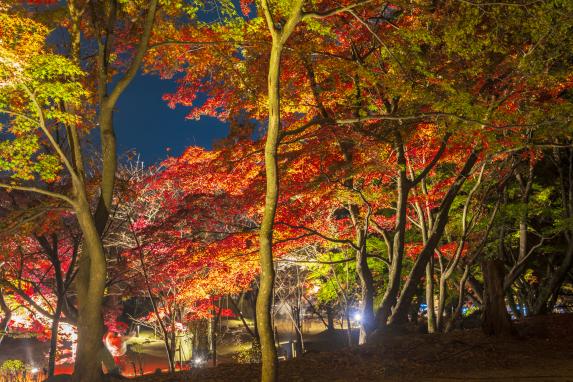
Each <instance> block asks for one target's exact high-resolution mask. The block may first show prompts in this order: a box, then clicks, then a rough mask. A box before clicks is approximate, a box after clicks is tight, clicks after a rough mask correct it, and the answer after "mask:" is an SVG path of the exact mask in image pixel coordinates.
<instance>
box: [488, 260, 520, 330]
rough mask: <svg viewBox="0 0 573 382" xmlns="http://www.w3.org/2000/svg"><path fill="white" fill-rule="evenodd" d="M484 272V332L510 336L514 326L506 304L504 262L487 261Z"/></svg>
mask: <svg viewBox="0 0 573 382" xmlns="http://www.w3.org/2000/svg"><path fill="white" fill-rule="evenodd" d="M482 271H483V275H484V281H485V283H484V284H485V293H484V310H483V318H482V320H483V321H482V330H483V331H484V333H485V334H487V335H490V336H510V335H512V334H513V326H512V324H511V320H510V318H509V314H508V313H507V307H506V304H505V292H504V289H503V279H504V276H505V271H504V266H503V262H502V261H501V260H498V259H488V260H485V261H484V262H483V264H482Z"/></svg>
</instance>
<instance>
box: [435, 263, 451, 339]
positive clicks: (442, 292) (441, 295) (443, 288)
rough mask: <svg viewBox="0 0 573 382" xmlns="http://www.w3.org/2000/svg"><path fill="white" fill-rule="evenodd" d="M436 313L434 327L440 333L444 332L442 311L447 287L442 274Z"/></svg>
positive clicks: (444, 305)
mask: <svg viewBox="0 0 573 382" xmlns="http://www.w3.org/2000/svg"><path fill="white" fill-rule="evenodd" d="M438 288H439V289H438V296H439V297H438V313H437V314H436V318H437V320H436V327H437V329H438V330H439V331H440V332H441V331H443V330H444V310H445V307H446V298H447V294H448V286H447V283H446V277H445V275H444V273H442V274H441V275H440V284H439V286H438Z"/></svg>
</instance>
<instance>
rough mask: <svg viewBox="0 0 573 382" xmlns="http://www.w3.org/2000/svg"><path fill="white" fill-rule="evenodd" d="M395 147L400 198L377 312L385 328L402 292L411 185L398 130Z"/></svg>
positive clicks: (381, 325)
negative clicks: (388, 265) (383, 290)
mask: <svg viewBox="0 0 573 382" xmlns="http://www.w3.org/2000/svg"><path fill="white" fill-rule="evenodd" d="M394 143H395V147H396V152H397V159H398V184H397V192H398V198H397V201H396V211H397V214H396V223H395V233H394V241H393V244H392V249H393V251H392V258H391V265H390V275H389V279H388V286H387V288H386V291H385V292H384V297H383V298H382V304H381V306H380V308H379V309H378V312H377V314H376V321H377V323H378V325H379V326H380V327H381V328H383V327H385V326H386V325H387V324H388V318H389V317H390V314H391V312H392V308H393V307H394V305H395V304H396V301H397V300H398V293H399V292H400V279H401V277H402V259H403V256H404V240H405V234H406V211H407V205H408V193H409V191H410V185H409V182H408V178H407V174H406V157H405V155H404V145H403V143H402V137H401V136H400V134H399V133H398V132H396V133H395V142H394Z"/></svg>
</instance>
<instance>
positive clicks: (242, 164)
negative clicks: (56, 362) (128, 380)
mask: <svg viewBox="0 0 573 382" xmlns="http://www.w3.org/2000/svg"><path fill="white" fill-rule="evenodd" d="M54 6H58V5H57V4H56V3H54ZM217 6H218V9H219V10H220V13H219V15H218V17H217V18H216V20H214V21H213V20H210V19H209V20H208V21H207V19H208V17H207V16H206V15H204V14H202V13H201V12H202V11H201V7H200V6H197V5H196V4H191V3H188V2H185V1H175V2H164V1H152V2H140V1H130V2H115V1H101V2H83V1H79V0H74V1H68V2H65V9H66V10H67V12H66V16H65V17H63V18H58V19H56V18H54V19H53V20H51V23H53V25H58V26H60V27H64V28H66V30H67V31H68V33H69V35H70V50H69V53H68V56H69V59H67V58H65V57H63V56H61V55H56V54H53V53H50V50H49V49H48V48H46V46H45V39H46V36H47V29H46V27H45V26H43V25H42V24H39V23H37V22H34V21H32V20H30V19H29V18H26V17H23V16H21V15H20V14H18V13H14V14H15V15H17V16H16V17H11V16H4V14H3V15H2V17H3V19H2V21H4V22H3V24H2V27H0V28H1V29H0V32H1V35H0V36H2V44H1V46H0V49H2V50H1V51H0V53H2V54H1V55H0V86H1V87H2V90H3V92H2V95H1V96H0V108H1V109H2V112H3V113H5V114H7V115H8V118H7V122H8V123H7V128H8V137H7V138H6V139H5V140H3V141H2V142H1V143H0V166H2V169H3V170H4V172H5V173H6V174H9V175H11V178H9V179H8V180H6V181H5V182H4V183H3V184H2V187H4V188H6V189H8V190H12V191H11V192H12V193H13V192H16V190H17V191H18V192H20V191H22V192H23V191H32V192H36V193H38V194H41V196H42V198H43V197H53V198H55V199H56V201H55V202H51V203H55V204H51V205H50V206H49V207H48V208H52V209H56V208H61V207H62V206H64V205H66V203H67V204H68V205H69V206H71V208H72V209H73V210H74V213H75V217H76V219H77V223H78V224H79V231H81V233H82V237H81V240H82V241H83V243H84V245H82V246H81V248H82V251H81V252H80V253H76V254H74V255H73V256H79V259H80V260H79V262H78V266H77V270H78V273H77V282H76V284H77V285H76V288H77V299H78V314H79V320H80V321H79V327H78V329H79V341H80V342H79V348H78V357H77V360H76V369H77V371H76V373H75V374H76V379H78V380H82V381H83V380H86V381H88V380H89V381H92V380H93V381H97V380H99V378H101V367H100V365H99V361H98V357H96V356H95V354H96V352H97V347H98V346H99V347H101V346H102V345H101V341H100V338H101V334H102V333H98V332H97V331H93V330H92V332H93V333H87V330H86V329H85V328H86V327H87V326H85V325H84V323H87V322H89V325H91V327H92V328H93V327H101V328H102V329H103V321H102V312H103V310H102V309H103V308H102V306H103V297H104V290H103V288H104V286H105V285H106V282H108V283H109V282H110V281H111V280H112V279H114V277H115V274H113V272H114V271H113V269H110V268H108V267H107V265H108V264H107V263H109V262H111V260H113V256H114V255H112V253H114V254H117V253H120V254H119V255H117V256H118V258H121V259H122V260H121V261H124V262H125V264H123V265H122V266H125V268H122V271H121V272H118V273H122V274H124V276H125V282H123V281H122V286H123V287H124V289H123V290H122V293H123V294H124V295H126V296H136V297H145V298H147V299H148V301H149V302H150V304H151V309H150V312H149V314H147V315H146V316H144V317H140V318H139V320H140V321H141V322H145V323H147V324H148V325H151V326H154V327H157V328H158V329H159V331H160V333H161V335H162V338H163V340H164V343H165V349H166V354H167V358H168V361H169V366H170V369H171V370H172V371H174V370H175V348H176V342H177V340H176V336H177V333H178V331H179V332H181V331H183V330H184V329H185V327H186V326H189V327H193V330H194V331H195V332H196V338H197V341H198V342H201V341H203V340H204V339H205V337H206V335H205V333H204V332H205V331H206V330H207V329H206V328H207V326H208V323H209V322H211V323H212V321H210V320H216V319H217V317H220V316H221V315H223V314H230V312H223V311H222V309H220V305H217V304H216V301H217V300H218V299H220V298H221V297H223V296H229V295H230V296H236V295H240V294H242V293H246V292H249V290H250V288H251V287H252V285H254V284H255V283H258V288H257V293H256V294H257V303H256V309H255V310H256V319H255V326H254V331H252V330H251V329H250V327H249V325H248V324H246V322H245V320H244V317H242V315H241V319H242V320H243V324H244V326H245V328H246V329H247V331H249V332H251V333H252V334H253V338H254V339H255V341H259V342H260V345H261V355H262V374H261V376H262V380H263V381H274V380H276V379H277V349H276V346H275V338H274V334H273V328H272V326H271V322H272V319H273V314H274V313H276V310H277V309H276V308H277V306H275V307H274V308H273V306H272V301H273V298H275V300H276V301H277V302H279V303H283V304H288V305H289V307H290V308H289V310H288V312H289V315H290V317H291V319H292V322H293V324H294V326H295V327H296V328H297V332H298V336H297V343H298V346H300V348H299V351H300V350H302V343H303V341H304V339H303V336H302V329H301V328H302V325H303V324H302V321H301V318H300V314H301V306H302V305H303V300H304V299H305V298H306V297H307V294H308V293H309V289H310V288H314V285H316V286H317V287H318V291H317V292H316V293H317V296H318V297H317V299H318V301H320V302H321V303H322V304H323V305H324V306H325V309H326V312H327V316H328V317H327V320H324V321H325V325H326V326H327V327H329V328H330V327H332V325H333V324H332V321H333V319H332V314H333V313H332V309H333V306H336V307H337V309H338V310H339V311H340V314H341V315H343V316H345V317H344V320H346V321H347V328H348V334H349V336H348V338H349V344H350V343H351V341H350V340H351V336H350V332H351V330H352V324H351V318H350V316H351V314H352V312H353V311H355V310H356V309H358V312H359V313H360V314H359V316H360V320H359V322H358V324H359V327H360V334H359V343H361V344H362V343H366V342H368V341H369V340H370V339H371V338H372V336H371V334H372V333H373V332H374V331H375V330H376V329H384V328H385V327H387V326H396V325H402V324H404V323H406V322H407V321H408V320H412V321H415V320H417V319H418V317H419V316H420V313H419V310H420V307H421V306H422V303H425V304H426V306H427V309H426V320H427V330H428V331H429V332H439V331H448V330H451V329H452V328H453V327H454V325H455V324H456V322H457V321H459V320H461V317H462V310H463V305H464V304H465V303H466V301H467V299H468V296H470V297H471V298H472V299H473V300H474V301H475V302H476V304H478V305H480V306H481V307H482V309H483V311H484V330H485V331H486V332H487V333H488V334H496V335H498V334H511V332H512V327H511V323H510V321H509V317H508V315H507V309H506V296H507V303H508V304H509V305H510V306H511V308H512V310H513V312H514V314H515V315H516V316H519V315H522V316H523V315H525V313H524V312H525V310H527V311H529V312H533V313H535V314H538V313H542V312H544V311H547V310H550V309H551V308H552V307H553V306H554V305H555V301H556V299H557V298H558V295H559V291H560V288H562V285H563V284H564V283H565V282H566V280H568V279H570V276H569V275H568V272H569V270H570V268H571V264H572V262H573V244H572V243H573V241H572V240H571V237H572V235H573V233H572V232H571V224H570V220H571V214H572V211H573V207H572V206H571V203H570V201H571V184H573V180H572V179H571V171H569V170H570V167H571V163H572V162H571V160H572V158H571V148H570V145H571V133H570V132H571V120H570V115H571V111H572V110H573V109H572V106H571V97H570V92H571V86H572V85H573V82H572V81H571V79H572V78H573V77H572V74H571V73H572V72H571V50H570V46H571V33H570V30H571V25H572V24H571V19H570V17H568V16H567V14H568V12H569V11H573V9H571V5H570V4H562V3H561V2H540V3H538V2H535V3H525V2H519V1H518V2H515V3H507V4H506V3H499V4H498V3H482V2H475V3H474V2H461V3H460V2H456V1H445V2H440V3H427V2H423V1H415V2H412V3H408V4H402V3H395V4H394V3H386V2H379V1H362V2H343V3H333V2H329V1H326V0H325V1H320V2H314V3H307V2H304V1H302V0H292V1H286V0H285V1H283V0H280V1H267V0H263V1H260V2H254V3H253V2H249V1H243V2H241V4H240V7H237V6H235V5H234V4H232V3H230V2H220V3H217ZM238 8H240V10H239V9H238ZM569 13H570V12H569ZM531 14H535V15H536V23H531V24H529V23H524V22H523V19H525V18H527V17H529V15H531ZM34 15H35V16H37V17H39V16H40V15H41V12H36V13H34ZM4 36H7V37H4ZM82 36H84V37H82ZM476 37H477V38H476ZM90 46H91V47H92V48H90ZM93 46H95V47H96V49H95V51H94V52H95V55H94V56H93V57H95V60H92V59H91V58H90V59H88V60H87V61H85V60H81V59H80V52H81V51H82V49H88V48H89V49H88V50H90V51H92V50H93ZM144 61H145V62H144ZM142 65H144V66H145V70H146V71H147V72H150V73H158V74H159V75H160V76H161V77H163V78H165V79H168V78H169V79H172V78H176V80H175V81H177V83H178V88H177V90H176V91H175V92H174V93H173V94H167V95H165V96H164V98H165V100H166V101H167V102H168V104H169V106H171V107H175V106H177V105H184V106H187V107H189V108H190V111H189V114H188V118H200V117H201V116H205V115H207V116H213V117H217V118H219V119H220V120H223V121H227V122H228V123H229V124H230V134H229V136H228V137H227V138H226V139H225V140H223V141H221V142H219V143H218V144H217V145H216V146H215V149H213V150H205V149H201V148H197V147H189V148H187V150H186V151H185V152H184V153H183V154H182V155H181V156H180V157H178V158H170V159H168V160H166V161H165V162H163V163H162V164H161V166H160V167H159V168H158V169H155V170H154V171H153V172H151V173H149V174H146V175H145V176H137V177H135V178H133V179H129V180H127V181H125V183H122V182H123V181H124V180H125V179H121V180H122V182H119V183H120V184H119V186H118V179H119V177H120V175H118V174H120V173H121V171H118V159H117V153H116V143H115V136H114V131H115V127H114V125H113V111H114V107H115V106H116V103H117V100H118V99H119V97H120V96H121V94H122V93H123V92H124V90H125V89H126V87H127V86H128V85H129V84H130V82H131V81H132V80H133V78H134V76H135V75H136V73H137V71H138V70H139V68H140V66H142ZM80 68H81V69H84V70H85V72H84V70H81V69H80ZM86 89H91V90H92V91H91V92H88V91H87V90H86ZM4 90H6V91H4ZM200 94H204V95H207V100H206V101H205V102H200V101H199V100H200V99H201V97H200V96H199V95H200ZM78 100H86V101H89V102H88V103H80V102H79V101H78ZM93 127H97V128H98V129H99V130H100V134H101V144H102V162H101V164H92V163H90V164H89V165H88V166H87V167H89V170H90V171H87V170H85V169H84V168H85V167H86V165H85V163H84V162H85V161H84V160H82V156H85V153H84V152H83V146H82V144H81V142H83V141H82V139H84V138H85V137H86V134H87V132H88V131H89V130H90V129H91V128H93ZM55 133H58V137H59V136H60V134H62V135H61V136H62V137H66V138H64V139H67V140H68V142H65V140H64V141H63V142H64V143H62V142H60V140H59V139H60V138H58V139H55V138H54V135H55ZM91 167H93V168H100V167H101V173H99V171H95V172H96V173H98V175H97V176H95V177H93V179H92V178H91V177H86V176H85V175H84V173H90V174H91ZM568 169H569V170H568ZM88 178H89V179H88ZM118 187H119V189H118ZM69 206H68V208H69ZM92 210H93V211H94V213H92ZM112 211H114V213H115V216H114V217H112V216H111V212H112ZM68 218H69V217H68ZM11 219H16V220H18V217H17V216H16V215H13V217H12V218H11ZM47 221H48V222H49V221H50V220H47ZM37 233H38V232H33V234H37ZM48 236H49V235H48ZM24 237H25V240H27V243H28V246H29V247H30V249H31V251H32V252H34V253H35V252H36V250H37V245H38V244H39V245H40V247H42V246H43V247H44V250H45V251H44V252H46V253H49V252H50V251H51V250H53V247H54V246H55V245H56V244H55V243H56V241H55V240H54V239H51V247H52V248H51V249H50V248H49V247H50V242H49V241H48V244H47V245H42V240H37V243H33V240H31V235H30V233H29V232H28V233H26V234H24ZM46 237H47V236H46ZM59 240H61V242H64V241H66V239H64V237H62V238H60V239H59ZM74 240H76V239H74ZM76 241H77V240H76ZM11 243H13V242H9V243H8V245H10V244H11ZM74 243H75V242H74ZM44 244H46V243H45V242H44ZM73 245H75V244H69V243H68V244H65V245H64V246H63V247H69V246H73ZM84 248H86V249H85V254H86V255H85V256H84ZM555 248H558V249H555ZM10 251H11V252H14V248H11V249H10ZM10 251H9V252H10ZM76 252H77V251H76ZM66 253H67V252H66ZM257 254H258V256H257ZM66 256H68V255H66ZM12 260H14V259H12ZM66 261H67V260H66ZM305 263H306V264H305ZM41 264H43V265H42V266H40V265H41ZM41 264H40V263H38V269H26V272H28V273H27V274H26V276H25V277H27V278H28V279H30V278H33V277H37V274H36V273H35V272H38V271H40V270H41V269H43V268H45V267H46V266H50V265H47V264H48V263H45V264H44V263H41ZM277 264H278V265H277ZM292 264H297V265H292ZM303 264H305V265H303ZM52 265H53V264H52ZM26 266H27V265H26ZM275 266H278V267H279V269H280V272H281V273H280V275H279V276H280V277H279V281H280V285H278V288H276V289H275V286H276V285H275ZM307 266H308V268H307ZM42 267H43V268H42ZM73 268H74V267H73V266H69V267H68V268H66V272H67V271H70V270H73ZM55 269H56V267H55V266H54V270H55ZM293 274H296V275H297V277H293ZM8 276H10V277H12V278H13V280H19V277H20V276H17V275H8ZM94 277H96V278H97V281H98V282H97V283H95V284H94V283H92V281H90V280H91V279H93V278H94ZM317 280H320V282H319V281H317ZM20 281H21V280H20ZM32 282H35V283H37V284H38V281H37V280H35V281H32ZM40 284H41V283H40ZM96 284H97V285H96ZM14 285H15V284H10V285H5V284H3V289H2V292H3V294H2V297H4V296H5V293H6V291H7V290H10V291H12V292H14V291H16V290H17V288H14ZM12 292H10V293H12ZM50 293H52V292H50ZM249 293H252V291H251V292H249ZM16 294H17V292H16ZM252 294H254V293H252ZM60 295H61V293H55V294H54V296H52V297H50V298H49V299H53V298H54V297H58V298H56V299H55V300H54V301H55V302H56V304H55V309H53V311H54V312H56V311H57V309H58V306H59V305H60V304H59V303H58V301H60V298H59V297H61V296H60ZM108 295H109V292H108ZM34 301H35V300H34ZM62 301H65V299H63V300H62ZM86 302H89V304H88V303H86ZM307 302H308V303H309V304H310V300H307ZM0 305H1V307H2V311H3V315H4V319H3V320H2V322H0V324H1V326H3V327H6V325H7V324H6V322H5V321H6V317H9V316H10V314H11V308H10V306H9V304H6V303H5V301H4V300H0ZM64 307H65V304H64V305H62V307H61V308H62V309H64ZM524 307H526V308H527V309H524ZM237 310H238V309H237ZM317 311H318V309H317ZM50 312H51V311H50ZM59 315H60V312H58V313H57V314H55V315H53V314H52V313H49V312H48V315H47V316H48V317H50V316H53V317H54V318H55V319H54V320H53V322H52V324H53V325H55V326H56V327H57V318H58V317H59ZM64 315H65V317H66V318H69V316H70V314H68V313H65V314H64ZM44 316H46V315H44ZM8 320H9V319H8ZM82 320H87V321H82ZM326 321H328V322H326ZM86 325H87V324H86ZM86 339H87V340H86ZM197 346H198V347H199V344H198V345H197ZM201 346H203V347H204V344H201ZM201 351H202V350H201Z"/></svg>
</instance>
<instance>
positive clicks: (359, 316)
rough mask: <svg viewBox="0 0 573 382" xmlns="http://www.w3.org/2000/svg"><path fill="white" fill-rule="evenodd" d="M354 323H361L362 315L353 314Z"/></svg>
mask: <svg viewBox="0 0 573 382" xmlns="http://www.w3.org/2000/svg"><path fill="white" fill-rule="evenodd" d="M354 321H357V322H360V321H362V315H361V314H360V313H358V312H356V313H354Z"/></svg>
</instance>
